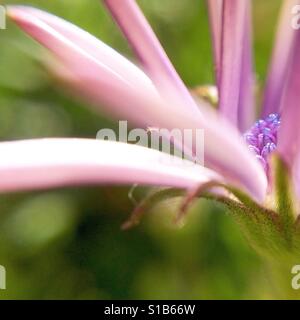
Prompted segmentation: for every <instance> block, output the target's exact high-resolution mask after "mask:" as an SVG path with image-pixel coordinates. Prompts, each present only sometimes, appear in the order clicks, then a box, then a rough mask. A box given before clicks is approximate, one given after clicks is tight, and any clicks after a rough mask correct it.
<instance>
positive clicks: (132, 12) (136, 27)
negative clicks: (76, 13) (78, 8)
mask: <svg viewBox="0 0 300 320" xmlns="http://www.w3.org/2000/svg"><path fill="white" fill-rule="evenodd" d="M103 1H104V3H105V4H106V6H107V8H108V9H109V10H110V12H111V13H112V15H113V17H114V19H115V20H116V22H117V23H118V25H119V26H120V28H121V30H122V31H123V33H124V35H125V36H126V38H127V39H128V41H129V42H130V44H131V46H132V47H133V49H134V51H135V52H136V54H137V56H138V57H139V59H140V61H141V63H142V64H143V65H144V67H145V69H146V71H147V73H148V74H149V76H150V78H151V79H152V80H153V82H154V83H155V84H156V87H157V89H158V90H159V91H160V92H161V93H162V94H166V95H167V97H168V98H170V97H173V98H174V100H179V101H181V102H182V103H184V104H185V105H187V106H189V107H190V109H191V110H193V111H196V112H199V109H198V107H197V105H196V103H195V101H194V100H193V98H192V97H191V95H190V93H189V91H188V89H187V88H186V86H185V85H184V83H183V82H182V80H181V78H180V77H179V76H178V74H177V72H176V70H175V69H174V67H173V65H172V63H171V62H170V60H169V58H168V56H167V55H166V53H165V51H164V49H163V48H162V46H161V44H160V43H159V40H158V39H157V37H156V36H155V34H154V32H153V30H152V28H151V27H150V25H149V23H148V21H147V20H146V18H145V16H144V15H143V13H142V12H141V10H140V8H139V7H138V5H137V4H136V2H135V0H122V1H115V0H103Z"/></svg>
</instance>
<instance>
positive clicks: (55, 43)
mask: <svg viewBox="0 0 300 320" xmlns="http://www.w3.org/2000/svg"><path fill="white" fill-rule="evenodd" d="M34 12H35V14H36V11H34ZM7 14H8V16H9V17H10V18H12V19H13V20H14V21H15V22H16V23H17V24H18V25H20V27H21V28H22V29H23V30H24V31H26V32H27V33H28V34H29V35H31V36H32V37H33V38H34V39H36V40H37V41H39V42H40V43H41V44H43V45H44V46H45V47H47V48H48V49H49V50H50V51H51V52H52V53H53V54H54V55H55V57H56V59H58V61H59V63H60V64H61V65H64V67H65V70H68V71H69V75H71V74H72V79H73V81H74V86H76V84H77V83H79V84H81V86H82V91H86V94H87V95H92V96H93V95H96V96H97V99H98V100H97V102H98V104H99V102H100V103H102V104H104V105H109V109H108V111H109V113H113V114H118V115H121V116H130V117H131V118H130V120H131V121H133V122H135V123H142V124H145V122H146V120H147V119H146V118H145V116H144V113H143V110H142V109H140V112H133V111H136V108H137V107H138V106H139V107H140V108H142V107H143V104H142V101H143V100H144V98H143V95H146V96H149V97H153V99H154V100H155V99H158V98H159V96H158V93H157V91H156V90H155V89H154V87H153V86H152V85H151V82H150V80H149V81H143V79H147V77H146V76H145V75H144V76H140V77H139V80H138V81H133V77H132V76H128V77H127V76H126V72H123V73H122V72H121V73H120V70H119V69H118V70H116V68H115V67H114V66H113V65H114V61H116V60H118V59H117V58H118V57H117V56H116V55H115V56H114V55H112V61H111V63H110V64H109V65H107V64H106V63H107V59H105V60H104V62H103V61H101V60H99V59H97V58H96V57H95V54H92V53H90V52H87V51H85V50H84V46H82V42H79V43H74V42H72V41H70V40H69V39H68V38H67V37H65V36H64V35H63V34H62V33H60V32H58V31H57V30H56V29H54V28H52V27H51V26H50V25H49V24H48V23H46V22H45V21H43V20H41V19H40V18H38V17H37V16H35V15H34V14H32V13H31V9H29V8H27V9H26V10H25V9H24V8H23V7H18V6H16V7H15V6H13V7H8V10H7ZM54 20H55V19H54ZM53 24H54V23H53ZM60 29H61V27H60ZM88 39H89V38H88ZM87 41H88V40H87ZM100 48H101V47H100ZM121 61H123V62H124V61H126V60H125V58H122V59H119V63H120V64H121ZM127 63H128V64H127V66H125V67H124V69H125V68H127V69H129V70H130V68H131V67H130V62H129V61H128V62H127ZM116 65H118V64H116ZM136 70H137V68H136V67H135V66H134V67H133V68H132V72H133V73H134V74H135V75H137V74H142V71H139V72H136Z"/></svg>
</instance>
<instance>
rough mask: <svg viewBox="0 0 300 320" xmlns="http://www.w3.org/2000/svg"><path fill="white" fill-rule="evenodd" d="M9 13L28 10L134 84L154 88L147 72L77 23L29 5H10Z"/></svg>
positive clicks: (14, 13)
mask: <svg viewBox="0 0 300 320" xmlns="http://www.w3.org/2000/svg"><path fill="white" fill-rule="evenodd" d="M8 8H9V11H8V14H9V15H14V16H16V15H18V14H20V13H21V12H26V13H28V14H30V15H33V16H34V17H36V18H38V19H40V20H41V21H43V22H44V23H46V24H48V25H49V26H50V27H51V28H53V29H54V30H55V31H56V32H58V33H60V34H61V35H62V36H63V37H65V38H66V39H68V40H69V41H71V42H72V43H73V44H76V45H77V46H79V47H80V48H81V49H82V50H84V51H85V52H87V53H88V54H89V55H91V56H92V57H94V58H96V59H97V60H98V61H100V62H101V63H103V64H105V65H106V66H107V67H109V68H110V69H111V70H114V71H115V72H116V73H118V74H119V75H120V76H121V77H122V78H124V79H126V80H127V81H130V82H131V83H132V84H133V85H135V84H136V83H137V82H138V83H141V84H142V85H143V86H145V88H144V90H153V89H154V88H153V84H152V81H151V80H150V79H149V78H148V77H147V76H146V74H145V73H144V72H143V71H141V70H140V69H139V68H138V67H136V66H135V65H134V64H133V63H131V62H130V61H129V60H127V59H126V58H124V57H123V56H122V55H120V54H119V53H118V52H117V51H115V50H114V49H112V48H111V47H109V46H108V45H106V44H105V43H104V42H102V41H101V40H99V39H97V38H96V37H94V36H93V35H91V34H90V33H88V32H86V31H85V30H83V29H80V28H79V27H77V26H76V25H74V24H72V23H70V22H68V21H66V20H63V19H61V18H59V17H57V16H55V15H53V14H50V13H48V12H45V11H42V10H39V9H36V8H33V7H29V6H9V7H8Z"/></svg>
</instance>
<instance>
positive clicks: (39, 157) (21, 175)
mask: <svg viewBox="0 0 300 320" xmlns="http://www.w3.org/2000/svg"><path fill="white" fill-rule="evenodd" d="M0 153H1V158H0V176H1V179H0V191H1V192H7V191H18V190H27V189H30V190H32V189H40V188H50V187H59V186H69V185H82V184H83V185H86V184H134V183H138V184H144V185H157V186H171V187H178V188H188V189H189V188H195V187H197V186H198V185H199V184H201V183H205V182H207V181H210V180H217V181H222V179H221V177H220V176H219V175H217V174H216V173H214V172H212V171H210V170H209V169H206V168H204V167H201V166H199V165H195V164H192V163H191V164H190V165H187V164H186V163H177V162H174V158H172V157H170V156H168V155H166V154H163V153H161V152H159V151H156V150H151V149H148V148H145V147H141V146H136V145H130V144H125V143H121V142H111V141H101V140H92V139H38V140H23V141H15V142H1V143H0Z"/></svg>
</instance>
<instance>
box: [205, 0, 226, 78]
mask: <svg viewBox="0 0 300 320" xmlns="http://www.w3.org/2000/svg"><path fill="white" fill-rule="evenodd" d="M222 6H223V0H207V7H208V14H209V22H210V28H211V36H212V46H213V53H214V64H215V79H216V81H217V83H219V76H220V63H221V26H222Z"/></svg>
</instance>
